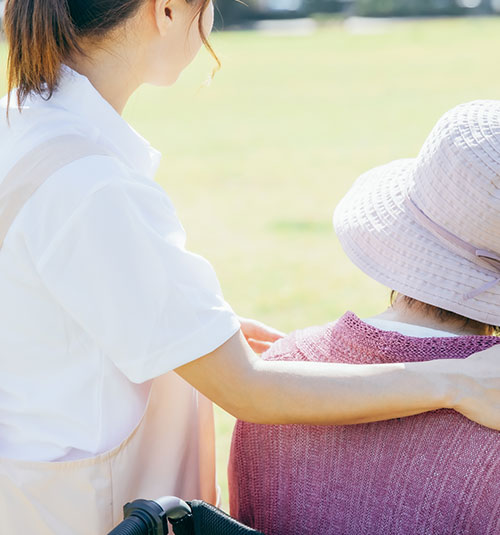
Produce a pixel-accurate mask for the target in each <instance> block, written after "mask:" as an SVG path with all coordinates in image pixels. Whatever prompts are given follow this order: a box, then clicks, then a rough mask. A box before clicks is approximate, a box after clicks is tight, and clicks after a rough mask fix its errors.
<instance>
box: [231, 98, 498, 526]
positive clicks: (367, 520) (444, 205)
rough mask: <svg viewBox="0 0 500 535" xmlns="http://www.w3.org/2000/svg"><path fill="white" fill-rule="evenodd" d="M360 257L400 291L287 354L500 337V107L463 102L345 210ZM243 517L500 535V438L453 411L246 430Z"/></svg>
mask: <svg viewBox="0 0 500 535" xmlns="http://www.w3.org/2000/svg"><path fill="white" fill-rule="evenodd" d="M334 223H335V228H336V231H337V234H338V236H339V238H340V240H341V243H342V245H343V247H344V250H345V252H346V253H347V254H348V256H349V257H350V258H351V260H352V261H353V262H354V263H355V264H356V265H357V266H358V267H359V268H361V269H362V270H363V271H364V272H365V273H366V274H367V275H369V276H371V277H373V278H374V279H375V280H377V281H379V282H381V283H382V284H384V285H386V286H388V287H389V288H391V289H393V290H394V291H393V294H392V300H391V301H392V304H391V307H390V308H389V309H388V310H386V311H385V312H383V313H382V314H380V315H378V316H375V317H373V318H369V319H365V320H362V319H360V318H358V317H357V316H356V315H355V314H354V313H352V312H347V313H346V314H345V315H344V316H343V317H342V318H340V319H339V320H338V321H337V322H335V323H330V324H327V325H324V326H322V327H313V328H309V329H305V330H303V331H299V332H295V333H293V334H292V335H290V336H289V337H287V338H285V339H283V340H280V341H279V342H277V343H276V344H275V345H274V346H273V347H272V348H271V349H270V350H269V351H268V352H267V353H266V354H265V355H264V358H265V359H266V360H272V361H296V360H298V361H312V362H323V363H324V362H331V363H333V362H335V363H345V364H367V363H379V364H381V363H396V362H399V363H411V362H416V361H420V360H424V361H431V360H434V359H465V358H466V357H467V356H469V355H470V354H472V353H474V352H476V351H480V350H482V349H485V348H489V347H491V346H493V345H495V344H498V343H499V342H500V339H499V338H497V337H496V334H497V332H498V326H500V284H499V283H500V102H496V101H495V102H493V101H478V102H472V103H469V104H464V105H461V106H458V107H457V108H455V109H453V110H451V111H450V112H448V113H447V114H445V116H444V117H443V118H442V119H441V120H440V121H439V122H438V124H437V126H436V127H435V128H434V130H433V131H432V133H431V135H430V136H429V138H428V139H427V141H426V143H425V144H424V146H423V148H422V150H421V152H420V154H419V156H418V157H417V158H416V159H414V160H403V161H396V162H393V163H390V164H388V165H385V166H382V167H379V168H377V169H374V170H372V171H370V172H368V173H366V174H364V175H363V176H362V177H361V178H360V179H359V180H358V181H357V182H356V183H355V185H354V186H353V188H352V189H351V190H350V191H349V193H348V194H347V196H346V197H345V198H344V199H343V200H342V202H341V203H340V205H339V206H338V207H337V210H336V212H335V217H334ZM229 473H230V494H231V513H232V514H233V515H234V516H236V517H238V518H239V519H240V520H241V521H243V522H245V523H248V524H249V525H251V526H253V527H255V528H257V529H259V530H261V531H263V532H265V533H267V534H272V535H292V534H295V533H301V534H311V535H312V534H321V535H330V534H331V535H334V534H335V535H340V534H349V535H356V534H362V533H370V535H377V534H380V535H388V534H400V535H403V534H405V535H407V534H410V533H411V534H413V535H417V534H422V535H423V534H431V533H432V534H439V535H445V534H450V535H452V534H453V535H457V534H460V533H463V534H465V533H466V534H469V535H473V534H477V535H479V534H481V535H487V534H491V535H493V534H498V533H500V487H499V485H498V482H499V481H500V433H499V432H498V431H494V430H491V429H488V428H486V427H482V426H480V425H478V424H476V423H473V422H471V421H469V420H467V419H466V418H464V417H463V416H462V415H460V414H459V413H457V412H455V411H453V410H447V409H444V410H437V411H433V412H428V413H426V414H421V415H416V416H409V417H406V418H402V419H393V420H390V421H386V422H380V423H366V424H359V425H352V426H337V427H335V426H306V425H281V426H279V425H273V426H271V425H255V424H251V423H244V422H241V421H239V422H238V423H237V425H236V428H235V432H234V437H233V445H232V453H231V459H230V467H229Z"/></svg>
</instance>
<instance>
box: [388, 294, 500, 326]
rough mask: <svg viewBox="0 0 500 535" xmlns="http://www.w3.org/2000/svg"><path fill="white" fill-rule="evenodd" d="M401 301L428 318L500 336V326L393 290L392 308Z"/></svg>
mask: <svg viewBox="0 0 500 535" xmlns="http://www.w3.org/2000/svg"><path fill="white" fill-rule="evenodd" d="M399 299H401V300H402V301H403V302H404V304H405V305H406V306H407V307H408V308H412V309H413V310H418V311H419V312H423V313H424V314H427V315H428V316H430V317H431V318H433V319H435V320H437V321H440V322H444V321H455V322H456V323H457V325H460V326H461V327H463V328H465V327H467V328H470V329H474V330H477V331H478V332H481V331H484V332H486V333H487V334H488V335H490V336H499V335H500V327H499V326H498V325H489V324H487V323H481V322H480V321H476V320H473V319H470V318H466V317H465V316H461V315H460V314H456V313H455V312H450V311H449V310H444V309H443V308H439V307H435V306H433V305H429V304H428V303H423V302H422V301H418V300H417V299H413V297H408V296H407V295H404V294H402V293H398V292H396V291H395V290H392V291H391V306H392V305H393V304H394V303H395V302H396V300H399Z"/></svg>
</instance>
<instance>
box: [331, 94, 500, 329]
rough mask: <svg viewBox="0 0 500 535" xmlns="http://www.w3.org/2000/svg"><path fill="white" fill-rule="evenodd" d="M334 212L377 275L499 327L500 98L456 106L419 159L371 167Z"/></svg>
mask: <svg viewBox="0 0 500 535" xmlns="http://www.w3.org/2000/svg"><path fill="white" fill-rule="evenodd" d="M333 219H334V226H335V231H336V233H337V236H338V237H339V239H340V242H341V244H342V247H343V249H344V251H345V252H346V253H347V255H348V256H349V258H350V259H351V260H352V261H353V262H354V264H356V265H357V266H358V267H359V268H360V269H361V270H362V271H364V272H365V273H366V274H367V275H369V276H370V277H372V278H373V279H375V280H377V281H378V282H380V283H382V284H384V285H385V286H388V287H389V288H391V289H393V290H396V291H397V292H400V293H402V294H404V295H407V296H409V297H412V298H414V299H417V300H419V301H422V302H424V303H428V304H430V305H434V306H436V307H440V308H443V309H445V310H449V311H451V312H455V313H457V314H460V315H462V316H465V317H467V318H471V319H474V320H477V321H480V322H483V323H487V324H491V325H500V101H475V102H470V103H466V104H461V105H460V106H457V107H456V108H453V109H452V110H450V111H449V112H447V113H446V114H445V115H444V116H443V117H442V118H441V119H440V120H439V121H438V123H437V124H436V126H435V127H434V129H433V130H432V132H431V134H430V135H429V137H428V138H427V140H426V141H425V143H424V145H423V147H422V149H421V151H420V153H419V155H418V156H417V158H415V159H407V160H397V161H395V162H392V163H389V164H387V165H383V166H381V167H377V168H375V169H373V170H371V171H368V172H367V173H365V174H363V175H362V176H361V177H360V178H359V179H358V180H357V181H356V182H355V183H354V185H353V187H352V188H351V189H350V190H349V192H348V193H347V195H346V196H345V197H344V198H343V199H342V201H341V202H340V203H339V205H338V206H337V208H336V210H335V214H334V218H333Z"/></svg>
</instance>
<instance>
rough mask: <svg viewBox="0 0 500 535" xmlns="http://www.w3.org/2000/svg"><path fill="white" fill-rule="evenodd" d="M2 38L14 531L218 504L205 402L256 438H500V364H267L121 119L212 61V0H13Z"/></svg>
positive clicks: (80, 530)
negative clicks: (192, 501) (142, 89)
mask: <svg viewBox="0 0 500 535" xmlns="http://www.w3.org/2000/svg"><path fill="white" fill-rule="evenodd" d="M4 22H5V31H6V35H7V39H8V44H9V68H8V76H9V79H8V80H9V90H10V93H9V96H8V97H6V98H4V99H3V100H2V103H1V105H2V114H1V115H2V117H1V118H0V177H2V183H1V184H0V237H1V238H4V239H3V244H2V249H1V251H0V295H1V296H2V299H1V300H0V318H1V322H0V347H1V351H0V370H1V373H0V428H1V434H0V456H1V464H0V493H1V496H2V499H1V501H0V525H1V527H2V532H5V533H8V532H13V533H14V532H23V533H29V532H32V533H36V534H37V535H43V534H47V535H48V534H52V535H54V534H56V535H63V534H64V535H67V534H68V533H71V534H89V535H90V534H93V535H96V534H100V533H105V532H107V531H108V530H109V529H111V527H112V526H113V525H114V524H116V523H117V522H118V521H119V520H120V519H121V507H122V505H123V503H125V502H126V501H127V500H131V499H133V498H136V497H139V496H140V497H144V498H155V497H157V496H159V495H163V494H176V495H180V496H182V497H185V498H195V497H196V498H204V499H206V500H209V501H214V500H216V496H215V484H214V452H213V444H214V442H213V421H212V414H211V404H210V403H209V402H208V400H207V399H206V398H208V399H210V400H212V401H214V402H216V403H217V404H218V405H220V406H221V407H223V408H224V409H226V410H227V411H228V412H230V413H231V414H233V415H234V416H237V417H239V418H240V419H243V420H248V421H252V422H262V423H309V424H346V423H359V422H368V421H375V420H382V419H387V418H395V417H401V416H405V415H411V414H417V413H421V412H425V411H429V410H433V409H437V408H440V407H450V408H454V409H456V410H457V411H459V412H461V413H462V414H464V415H465V416H467V417H469V418H471V419H473V420H475V421H477V422H479V423H481V424H483V425H486V426H489V427H493V428H496V429H500V350H499V349H497V348H492V349H491V350H488V351H487V352H486V353H483V354H478V355H476V356H473V357H470V358H469V359H466V360H446V361H440V360H436V361H431V362H424V363H405V364H384V365H373V366H364V365H342V364H328V363H304V362H267V361H262V360H260V359H259V358H258V357H257V356H256V355H255V353H254V352H253V351H252V350H251V348H250V346H249V345H248V343H247V341H246V339H247V340H249V341H250V342H251V344H252V345H253V346H254V348H255V349H257V350H258V349H260V348H264V347H266V346H267V345H268V343H269V342H270V341H273V340H276V339H277V338H278V337H279V335H278V334H277V333H275V332H274V331H273V330H272V329H268V328H266V327H264V326H262V325H260V324H258V323H256V322H252V321H240V320H239V319H238V318H237V317H236V316H235V315H234V313H233V311H232V310H231V308H230V307H229V306H228V305H227V304H226V303H225V301H224V300H223V298H222V294H221V291H220V288H219V284H218V281H217V279H216V276H215V274H214V272H213V270H212V268H211V266H210V264H209V263H208V262H207V261H206V260H204V259H203V258H201V257H199V256H197V255H194V254H192V253H190V252H188V251H186V249H185V247H184V243H185V236H184V231H183V229H182V227H181V225H180V223H179V221H178V219H177V216H176V214H175V210H174V208H173V206H172V204H171V202H170V200H169V198H168V197H167V195H166V194H165V192H164V191H163V190H162V189H161V188H160V187H159V186H158V185H156V184H155V182H154V181H153V177H154V174H155V171H156V168H157V166H158V163H159V154H158V153H157V152H156V151H155V150H154V149H152V148H151V147H150V145H149V144H148V143H147V142H146V141H145V140H144V139H142V138H141V137H140V136H139V135H138V134H137V133H136V132H135V131H134V130H133V129H132V128H131V127H130V126H129V125H128V124H127V123H126V122H125V121H124V120H123V119H122V118H121V117H120V115H121V112H122V110H123V108H124V106H125V104H126V102H127V100H128V99H129V97H130V96H131V94H132V93H133V92H134V91H135V90H136V89H137V88H138V87H139V86H140V85H141V84H143V83H153V84H158V85H164V86H168V85H170V84H172V83H174V82H175V81H176V79H177V77H178V76H179V74H180V72H181V71H182V70H183V69H184V68H185V67H186V66H187V65H188V64H189V63H190V62H191V60H192V59H193V58H194V56H195V55H196V53H197V52H198V50H199V48H200V47H201V45H202V43H205V44H206V45H207V46H208V47H209V45H208V43H207V42H206V36H207V35H208V34H209V32H210V30H211V26H212V22H213V6H212V4H211V2H210V0H201V1H194V2H186V0H120V1H118V0H7V4H6V12H5V21H4ZM15 88H17V89H15ZM164 103H165V105H164V108H165V109H164V111H163V110H162V111H163V113H164V117H165V120H168V113H169V107H171V106H175V103H174V102H170V101H169V100H168V98H165V100H164ZM174 370H175V371H174ZM197 391H199V392H201V393H202V394H204V396H206V398H205V397H204V396H203V395H200V394H198V393H197Z"/></svg>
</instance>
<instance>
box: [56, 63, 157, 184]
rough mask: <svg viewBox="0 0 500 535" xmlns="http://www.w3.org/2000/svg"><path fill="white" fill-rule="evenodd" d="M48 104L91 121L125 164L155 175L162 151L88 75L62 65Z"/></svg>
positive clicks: (146, 173) (150, 176) (144, 173)
mask: <svg viewBox="0 0 500 535" xmlns="http://www.w3.org/2000/svg"><path fill="white" fill-rule="evenodd" d="M49 104H50V105H52V106H56V107H58V108H63V109H65V110H67V111H69V112H70V113H71V114H74V115H77V116H78V117H79V118H81V119H83V120H84V121H85V122H87V123H90V124H91V126H92V127H94V128H97V129H98V130H99V133H100V135H101V136H102V137H103V138H104V140H105V141H106V142H107V144H109V145H110V148H112V149H113V151H114V152H115V153H117V155H118V156H119V157H120V159H121V160H123V161H124V163H125V164H127V165H128V166H129V167H131V168H132V169H133V170H134V171H136V172H138V173H139V174H142V175H146V176H147V177H149V178H151V179H153V178H154V175H155V173H156V170H157V168H158V165H159V163H160V159H161V154H160V153H159V152H158V151H157V150H156V149H154V148H153V147H152V146H151V145H150V144H149V142H148V141H147V140H146V139H144V138H143V137H142V136H141V135H139V134H138V133H137V132H136V131H135V130H134V129H133V128H132V127H131V126H130V125H129V124H128V123H127V121H125V119H123V118H122V117H121V116H120V115H119V114H118V113H117V111H116V110H115V109H114V108H113V107H112V106H111V104H109V102H107V101H106V100H105V99H104V98H103V97H102V96H101V94H100V93H99V92H98V91H97V89H96V88H95V87H94V86H93V85H92V84H91V82H90V81H89V79H88V78H87V77H86V76H83V75H81V74H79V73H77V72H76V71H74V70H73V69H71V68H70V67H68V66H66V65H63V67H62V68H61V79H60V82H59V84H58V87H57V89H56V91H54V94H53V95H52V97H51V98H50V100H49Z"/></svg>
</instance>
